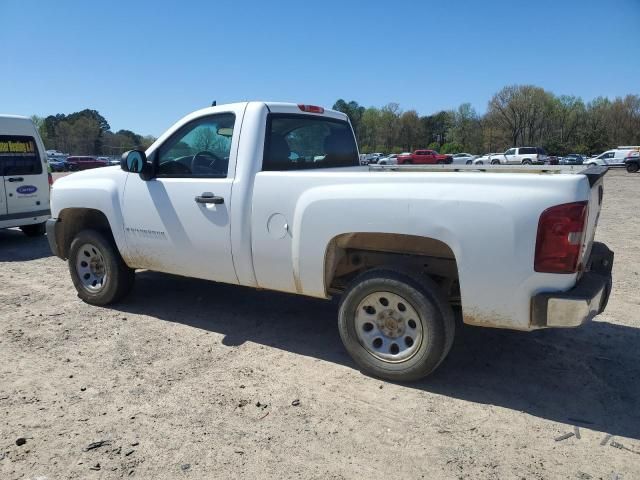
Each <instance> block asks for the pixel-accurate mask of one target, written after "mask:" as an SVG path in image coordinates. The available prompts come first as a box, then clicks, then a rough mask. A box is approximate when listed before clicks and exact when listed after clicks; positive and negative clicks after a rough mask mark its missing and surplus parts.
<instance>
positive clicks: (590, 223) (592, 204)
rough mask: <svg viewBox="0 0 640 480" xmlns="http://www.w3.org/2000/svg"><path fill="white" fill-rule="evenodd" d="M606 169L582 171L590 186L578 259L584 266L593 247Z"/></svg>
mask: <svg viewBox="0 0 640 480" xmlns="http://www.w3.org/2000/svg"><path fill="white" fill-rule="evenodd" d="M607 170H608V169H607V167H601V166H595V167H591V168H588V169H587V170H585V171H584V172H582V173H583V174H584V175H585V176H586V177H587V179H588V180H589V185H590V186H591V192H590V195H589V208H588V211H587V215H588V216H587V225H586V231H585V236H584V239H585V243H584V246H583V249H582V258H581V259H580V260H581V261H580V263H581V264H582V265H584V266H586V265H587V264H588V260H589V257H590V256H591V249H592V248H593V239H594V237H595V234H596V228H597V226H598V219H599V218H600V210H601V208H602V199H603V195H604V186H603V183H604V175H605V174H606V173H607Z"/></svg>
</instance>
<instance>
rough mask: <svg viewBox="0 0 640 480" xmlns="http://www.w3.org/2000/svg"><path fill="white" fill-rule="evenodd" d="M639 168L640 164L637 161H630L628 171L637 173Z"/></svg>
mask: <svg viewBox="0 0 640 480" xmlns="http://www.w3.org/2000/svg"><path fill="white" fill-rule="evenodd" d="M638 170H640V165H638V163H637V162H628V163H627V172H629V173H636V172H637V171H638Z"/></svg>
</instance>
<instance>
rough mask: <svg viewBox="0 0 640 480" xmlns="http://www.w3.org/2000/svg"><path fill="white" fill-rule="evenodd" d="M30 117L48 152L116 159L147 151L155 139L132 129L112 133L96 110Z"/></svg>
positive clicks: (107, 123)
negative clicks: (135, 151)
mask: <svg viewBox="0 0 640 480" xmlns="http://www.w3.org/2000/svg"><path fill="white" fill-rule="evenodd" d="M31 118H32V120H33V122H34V123H35V125H36V127H37V128H38V131H39V133H40V136H41V137H42V141H43V142H44V145H45V147H46V149H47V150H59V151H61V152H65V153H70V154H72V155H105V156H115V155H120V154H122V153H123V152H125V151H127V150H131V149H134V148H138V149H146V148H147V147H149V145H151V144H152V143H153V142H154V141H155V137H152V136H142V135H139V134H137V133H134V132H132V131H131V130H118V131H117V132H112V131H111V127H110V125H109V122H107V120H106V119H105V118H104V117H103V116H102V115H100V113H98V112H97V111H96V110H90V109H85V110H82V111H80V112H74V113H71V114H69V115H65V114H62V113H58V114H57V115H49V116H48V117H39V116H37V115H33V116H32V117H31Z"/></svg>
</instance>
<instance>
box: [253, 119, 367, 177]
mask: <svg viewBox="0 0 640 480" xmlns="http://www.w3.org/2000/svg"><path fill="white" fill-rule="evenodd" d="M359 165H360V161H359V159H358V149H357V147H356V142H355V138H354V136H353V132H352V130H351V127H350V126H349V124H348V123H347V122H345V121H343V120H337V119H333V118H326V117H320V116H316V115H296V114H293V115H289V114H271V115H270V116H269V120H268V122H267V135H266V138H265V149H264V159H263V161H262V170H264V171H278V170H279V171H282V170H307V169H315V168H335V167H356V166H359Z"/></svg>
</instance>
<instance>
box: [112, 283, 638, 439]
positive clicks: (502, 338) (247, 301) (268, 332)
mask: <svg viewBox="0 0 640 480" xmlns="http://www.w3.org/2000/svg"><path fill="white" fill-rule="evenodd" d="M136 282H137V283H136V288H135V291H134V292H133V294H132V295H131V296H130V297H128V298H127V300H126V301H125V302H123V303H121V304H119V305H116V306H115V308H116V309H119V310H122V311H126V312H130V313H139V314H145V315H150V316H154V317H156V318H158V319H161V320H164V321H169V322H176V323H182V324H185V325H189V326H192V327H195V328H200V329H204V330H208V331H212V332H216V333H220V334H223V335H224V336H225V337H224V340H223V344H225V345H239V344H242V343H243V342H246V341H251V342H255V343H259V344H263V345H268V346H272V347H275V348H280V349H283V350H287V351H290V352H293V353H296V354H301V355H306V356H310V357H315V358H319V359H322V360H325V361H329V362H334V363H339V364H343V365H347V366H350V367H353V368H357V367H356V366H355V364H354V363H353V362H352V360H351V359H350V357H349V356H348V355H347V353H346V352H345V351H344V349H343V347H342V343H341V341H340V337H339V335H338V332H337V328H336V316H337V302H336V301H324V300H318V299H312V298H306V297H301V296H296V295H288V294H282V293H277V292H270V291H258V290H253V289H249V288H243V287H237V286H231V285H223V284H216V283H212V282H206V281H200V280H196V279H190V278H182V277H175V276H171V275H165V274H160V273H154V272H139V273H138V275H137V280H136ZM639 347H640V329H637V328H631V327H627V326H623V325H614V324H610V323H605V322H593V323H591V324H590V325H588V326H585V327H584V328H580V329H575V330H545V331H538V332H532V333H523V332H512V331H506V330H492V329H486V328H474V327H467V326H464V327H463V328H461V330H459V333H458V336H457V338H456V342H455V344H454V346H453V349H452V351H451V353H450V354H449V357H448V358H447V360H446V361H445V362H444V363H443V364H442V365H441V366H440V368H439V369H438V371H437V372H435V374H433V375H432V376H430V377H429V378H427V379H424V380H422V381H420V382H417V383H411V384H403V385H404V386H405V387H406V388H414V389H420V390H424V391H426V392H431V393H437V394H440V395H447V396H450V397H454V398H459V399H464V400H468V401H472V402H476V403H481V404H490V405H496V406H500V407H504V408H509V409H513V410H519V411H522V412H525V413H528V414H530V415H534V416H537V417H541V418H546V419H549V420H553V421H557V422H560V423H563V424H572V425H577V426H584V427H587V428H590V429H594V430H599V431H602V432H607V433H610V434H612V435H619V436H625V437H630V438H634V439H640V408H638V404H639V401H640V362H638V356H637V355H638V353H637V352H638V350H639Z"/></svg>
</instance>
